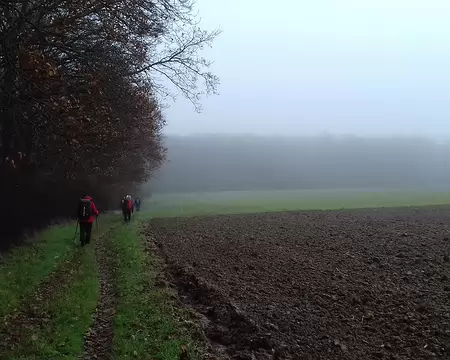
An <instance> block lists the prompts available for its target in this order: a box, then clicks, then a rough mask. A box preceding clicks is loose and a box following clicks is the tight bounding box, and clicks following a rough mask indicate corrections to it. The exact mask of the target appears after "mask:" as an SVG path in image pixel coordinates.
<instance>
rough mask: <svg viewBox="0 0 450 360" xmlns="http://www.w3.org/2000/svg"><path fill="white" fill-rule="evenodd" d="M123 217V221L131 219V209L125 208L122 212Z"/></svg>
mask: <svg viewBox="0 0 450 360" xmlns="http://www.w3.org/2000/svg"><path fill="white" fill-rule="evenodd" d="M123 219H124V220H125V222H128V221H131V210H125V211H124V212H123Z"/></svg>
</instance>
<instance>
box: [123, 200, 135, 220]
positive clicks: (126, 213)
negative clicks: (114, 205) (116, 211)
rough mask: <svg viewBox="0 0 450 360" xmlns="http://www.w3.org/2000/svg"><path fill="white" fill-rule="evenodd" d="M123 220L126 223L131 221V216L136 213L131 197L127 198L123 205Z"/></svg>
mask: <svg viewBox="0 0 450 360" xmlns="http://www.w3.org/2000/svg"><path fill="white" fill-rule="evenodd" d="M122 212H123V219H124V220H125V222H129V221H131V214H132V213H133V212H134V205H133V199H132V198H131V196H130V195H127V196H125V201H124V202H123V204H122Z"/></svg>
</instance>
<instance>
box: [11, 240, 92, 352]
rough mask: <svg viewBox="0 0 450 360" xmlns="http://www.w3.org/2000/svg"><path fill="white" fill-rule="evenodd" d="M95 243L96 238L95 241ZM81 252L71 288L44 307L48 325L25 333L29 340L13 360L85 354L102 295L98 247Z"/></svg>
mask: <svg viewBox="0 0 450 360" xmlns="http://www.w3.org/2000/svg"><path fill="white" fill-rule="evenodd" d="M94 240H95V239H94ZM77 251H80V252H83V254H80V256H79V259H80V261H79V263H78V264H77V268H76V269H75V271H76V272H77V274H76V277H75V279H74V281H73V282H72V284H71V286H70V287H69V288H68V289H67V291H65V292H64V293H62V294H60V296H59V297H58V298H57V299H56V300H54V301H51V302H46V301H44V302H43V304H42V307H41V311H42V313H44V314H46V320H47V321H46V322H45V326H44V327H42V328H32V329H27V330H25V334H24V335H25V341H24V343H23V344H21V345H22V346H21V348H20V349H19V350H18V351H16V352H15V353H14V354H8V355H9V357H8V358H10V359H17V360H18V359H68V360H70V359H77V358H79V357H80V356H81V355H82V353H83V346H84V336H85V334H86V332H87V330H88V329H89V327H90V326H91V325H92V321H93V314H94V311H95V308H96V306H97V302H98V299H99V296H100V288H99V280H98V272H97V267H96V261H95V255H94V247H93V246H89V247H85V248H83V249H79V250H77Z"/></svg>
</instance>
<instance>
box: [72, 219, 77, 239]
mask: <svg viewBox="0 0 450 360" xmlns="http://www.w3.org/2000/svg"><path fill="white" fill-rule="evenodd" d="M77 231H78V221H77V226H76V227H75V234H73V241H75V238H76V237H77Z"/></svg>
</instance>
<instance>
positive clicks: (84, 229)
mask: <svg viewBox="0 0 450 360" xmlns="http://www.w3.org/2000/svg"><path fill="white" fill-rule="evenodd" d="M91 233H92V223H88V222H80V242H81V246H84V245H85V244H89V242H90V241H91Z"/></svg>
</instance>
